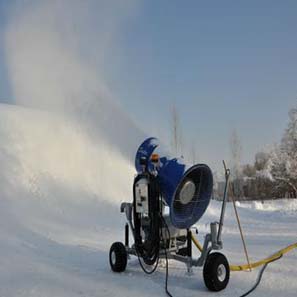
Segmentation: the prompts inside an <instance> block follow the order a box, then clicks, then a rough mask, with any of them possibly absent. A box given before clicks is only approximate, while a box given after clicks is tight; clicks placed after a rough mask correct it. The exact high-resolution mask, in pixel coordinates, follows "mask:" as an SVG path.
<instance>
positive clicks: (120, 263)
mask: <svg viewBox="0 0 297 297" xmlns="http://www.w3.org/2000/svg"><path fill="white" fill-rule="evenodd" d="M109 264H110V267H111V269H112V271H114V272H123V271H124V270H125V269H126V266H127V252H126V248H125V246H124V245H123V244H122V243H121V242H115V243H113V244H112V246H111V247H110V250H109Z"/></svg>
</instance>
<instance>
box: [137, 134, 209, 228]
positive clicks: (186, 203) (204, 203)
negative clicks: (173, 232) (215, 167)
mask: <svg viewBox="0 0 297 297" xmlns="http://www.w3.org/2000/svg"><path fill="white" fill-rule="evenodd" d="M157 147H159V141H158V139H157V138H153V137H151V138H148V139H146V140H145V141H144V142H143V143H142V144H141V145H140V147H139V148H138V150H137V153H136V157H135V168H136V170H137V172H138V173H141V172H142V170H143V165H144V164H143V162H144V160H146V164H145V165H146V168H147V170H149V171H153V170H155V166H154V165H153V162H152V160H151V156H152V155H153V153H154V152H155V150H156V149H157ZM159 156H160V158H159V166H158V167H157V173H158V178H159V184H160V188H161V193H162V196H163V198H164V200H165V202H166V203H167V205H168V206H169V209H170V220H171V223H172V225H173V226H174V227H176V228H179V229H187V228H190V227H191V226H192V225H194V224H195V223H196V222H197V221H198V220H199V219H200V218H201V217H202V216H203V214H204V212H205V211H206V209H207V207H208V204H209V201H210V198H211V195H212V189H213V176H212V172H211V170H210V168H209V167H208V166H207V165H205V164H197V165H194V166H191V167H187V166H186V165H185V164H184V163H183V160H182V159H177V158H170V157H169V156H167V155H165V154H164V155H162V154H160V153H159Z"/></svg>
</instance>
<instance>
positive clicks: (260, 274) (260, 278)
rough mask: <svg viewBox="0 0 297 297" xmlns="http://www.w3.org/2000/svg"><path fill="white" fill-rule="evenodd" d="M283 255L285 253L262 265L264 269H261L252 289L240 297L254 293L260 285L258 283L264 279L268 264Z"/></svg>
mask: <svg viewBox="0 0 297 297" xmlns="http://www.w3.org/2000/svg"><path fill="white" fill-rule="evenodd" d="M282 256H283V255H280V256H279V257H278V258H276V259H273V260H271V261H269V262H267V263H265V265H264V266H263V267H262V269H261V270H260V272H259V274H258V278H257V281H256V283H255V284H254V286H253V287H252V288H251V289H250V290H248V291H247V292H246V293H244V294H243V295H241V296H240V297H246V296H247V295H249V294H250V293H252V292H253V291H254V290H256V288H257V287H258V285H259V284H260V282H261V280H262V276H263V273H264V271H265V269H266V268H267V266H268V264H270V263H272V262H274V261H277V260H279V259H280V258H281V257H282Z"/></svg>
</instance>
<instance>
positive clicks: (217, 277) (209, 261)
mask: <svg viewBox="0 0 297 297" xmlns="http://www.w3.org/2000/svg"><path fill="white" fill-rule="evenodd" d="M203 278H204V283H205V285H206V287H207V288H208V289H209V290H210V291H215V292H218V291H221V290H223V289H225V288H226V287H227V285H228V282H229V278H230V268H229V263H228V260H227V258H226V257H225V256H224V255H223V254H221V253H212V254H209V255H208V256H207V258H206V261H205V264H204V267H203Z"/></svg>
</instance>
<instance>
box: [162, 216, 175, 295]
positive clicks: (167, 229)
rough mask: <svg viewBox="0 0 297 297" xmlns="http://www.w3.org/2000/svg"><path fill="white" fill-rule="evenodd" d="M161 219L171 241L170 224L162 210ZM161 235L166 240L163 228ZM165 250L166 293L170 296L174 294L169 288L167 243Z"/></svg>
mask: <svg viewBox="0 0 297 297" xmlns="http://www.w3.org/2000/svg"><path fill="white" fill-rule="evenodd" d="M161 219H162V221H163V222H164V226H165V228H166V231H167V233H168V238H169V243H170V231H169V228H168V225H167V223H166V221H165V219H164V217H163V213H162V211H161ZM161 235H162V239H163V241H164V238H163V234H162V230H161ZM164 252H165V260H166V277H165V292H166V294H167V295H168V296H169V297H173V296H172V295H171V293H170V292H169V290H168V256H167V248H166V245H165V247H164Z"/></svg>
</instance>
